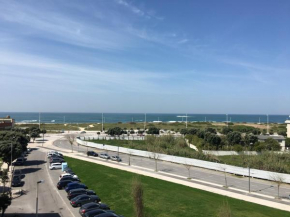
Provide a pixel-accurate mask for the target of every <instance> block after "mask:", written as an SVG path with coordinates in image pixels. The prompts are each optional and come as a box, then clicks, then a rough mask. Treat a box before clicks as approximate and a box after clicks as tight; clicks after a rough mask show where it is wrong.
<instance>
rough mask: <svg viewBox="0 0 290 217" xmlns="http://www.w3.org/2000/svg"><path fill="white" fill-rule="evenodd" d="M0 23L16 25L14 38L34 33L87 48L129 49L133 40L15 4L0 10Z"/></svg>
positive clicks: (97, 26) (118, 33)
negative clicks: (16, 30) (16, 29)
mask: <svg viewBox="0 0 290 217" xmlns="http://www.w3.org/2000/svg"><path fill="white" fill-rule="evenodd" d="M16 11H17V13H16ZM0 20H2V21H6V22H8V23H10V24H11V25H12V24H14V25H18V28H19V29H20V30H21V31H18V32H15V34H16V35H17V34H18V35H19V34H24V35H25V34H30V35H31V34H34V35H36V36H39V37H42V38H48V39H50V40H54V41H60V42H62V43H68V44H72V45H76V46H83V47H88V48H95V49H105V50H112V49H124V47H130V46H131V45H130V44H132V40H133V39H132V40H131V41H130V42H129V40H128V39H127V37H126V35H125V34H124V32H122V31H121V30H119V31H115V30H114V29H110V28H106V27H105V26H102V25H98V24H96V23H95V24H94V25H92V24H90V23H87V22H83V21H81V20H77V19H75V18H74V17H72V16H69V15H65V14H60V13H55V12H49V11H45V10H42V9H38V10H35V9H33V8H30V7H27V6H26V5H23V4H17V3H16V2H8V3H6V4H5V5H4V6H3V7H1V8H0ZM16 27H17V26H16ZM27 27H28V28H27Z"/></svg>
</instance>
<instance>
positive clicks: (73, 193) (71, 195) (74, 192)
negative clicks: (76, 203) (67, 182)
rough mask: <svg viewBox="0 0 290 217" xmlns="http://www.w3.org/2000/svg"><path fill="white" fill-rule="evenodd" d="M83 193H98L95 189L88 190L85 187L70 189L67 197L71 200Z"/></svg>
mask: <svg viewBox="0 0 290 217" xmlns="http://www.w3.org/2000/svg"><path fill="white" fill-rule="evenodd" d="M81 194H87V195H96V193H95V192H94V191H93V190H87V189H83V188H77V189H73V190H70V191H69V192H68V193H67V198H68V199H69V200H71V199H73V198H74V197H76V196H79V195H81Z"/></svg>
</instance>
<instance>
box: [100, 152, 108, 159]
mask: <svg viewBox="0 0 290 217" xmlns="http://www.w3.org/2000/svg"><path fill="white" fill-rule="evenodd" d="M100 158H104V159H110V156H109V155H108V154H106V153H101V154H100Z"/></svg>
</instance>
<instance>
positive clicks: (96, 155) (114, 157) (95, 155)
mask: <svg viewBox="0 0 290 217" xmlns="http://www.w3.org/2000/svg"><path fill="white" fill-rule="evenodd" d="M87 156H93V157H98V156H99V157H100V158H103V159H107V160H108V159H111V160H113V161H118V162H120V161H122V159H121V158H120V157H119V156H117V155H114V156H109V155H108V154H107V153H101V154H98V153H97V152H94V151H88V152H87Z"/></svg>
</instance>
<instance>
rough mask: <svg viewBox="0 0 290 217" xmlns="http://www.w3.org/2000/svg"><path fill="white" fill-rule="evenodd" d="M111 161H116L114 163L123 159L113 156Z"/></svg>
mask: <svg viewBox="0 0 290 217" xmlns="http://www.w3.org/2000/svg"><path fill="white" fill-rule="evenodd" d="M111 160H114V161H118V162H120V161H122V159H121V158H120V157H119V156H111Z"/></svg>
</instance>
